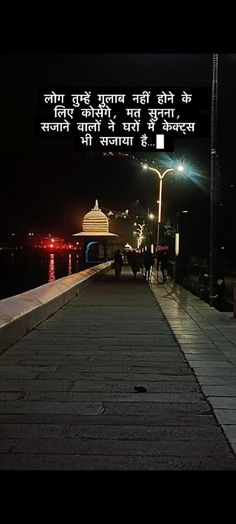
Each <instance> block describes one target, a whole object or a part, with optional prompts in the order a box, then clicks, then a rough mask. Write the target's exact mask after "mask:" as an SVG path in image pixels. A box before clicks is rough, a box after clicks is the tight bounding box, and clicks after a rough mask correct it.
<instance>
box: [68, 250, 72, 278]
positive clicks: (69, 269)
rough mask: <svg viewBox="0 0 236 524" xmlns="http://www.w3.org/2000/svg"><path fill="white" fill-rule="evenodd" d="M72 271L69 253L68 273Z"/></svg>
mask: <svg viewBox="0 0 236 524" xmlns="http://www.w3.org/2000/svg"><path fill="white" fill-rule="evenodd" d="M71 273H72V261H71V253H69V260H68V275H71Z"/></svg>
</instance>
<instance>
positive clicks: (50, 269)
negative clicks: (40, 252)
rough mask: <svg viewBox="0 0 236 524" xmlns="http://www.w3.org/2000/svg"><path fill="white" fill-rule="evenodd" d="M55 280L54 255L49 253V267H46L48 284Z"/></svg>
mask: <svg viewBox="0 0 236 524" xmlns="http://www.w3.org/2000/svg"><path fill="white" fill-rule="evenodd" d="M53 280H55V260H54V253H50V259H49V267H48V282H53Z"/></svg>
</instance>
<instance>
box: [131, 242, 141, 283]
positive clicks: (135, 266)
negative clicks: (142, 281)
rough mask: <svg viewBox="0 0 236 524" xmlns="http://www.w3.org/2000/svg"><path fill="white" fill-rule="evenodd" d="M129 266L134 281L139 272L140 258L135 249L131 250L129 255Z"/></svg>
mask: <svg viewBox="0 0 236 524" xmlns="http://www.w3.org/2000/svg"><path fill="white" fill-rule="evenodd" d="M129 265H130V267H131V269H132V272H133V275H134V278H135V279H136V275H137V273H138V272H139V271H140V256H139V253H137V252H136V251H135V249H133V251H132V253H131V255H130V260H129Z"/></svg>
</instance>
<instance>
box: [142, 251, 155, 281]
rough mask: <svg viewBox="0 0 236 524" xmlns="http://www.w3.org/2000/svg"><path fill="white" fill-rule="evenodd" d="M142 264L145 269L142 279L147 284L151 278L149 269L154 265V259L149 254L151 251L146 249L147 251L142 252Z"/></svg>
mask: <svg viewBox="0 0 236 524" xmlns="http://www.w3.org/2000/svg"><path fill="white" fill-rule="evenodd" d="M143 263H144V267H145V275H144V278H145V280H146V281H147V282H150V277H151V268H152V266H153V264H154V257H153V254H152V253H151V250H150V249H148V250H147V251H145V252H144V254H143Z"/></svg>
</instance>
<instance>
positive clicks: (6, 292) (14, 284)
mask: <svg viewBox="0 0 236 524" xmlns="http://www.w3.org/2000/svg"><path fill="white" fill-rule="evenodd" d="M52 251H53V250H52ZM83 269H84V266H83V259H82V257H81V255H79V254H78V253H73V252H72V253H70V254H69V253H68V252H66V253H61V252H59V253H53V252H51V253H42V252H41V251H33V252H31V253H27V252H25V251H23V250H21V251H20V250H19V251H15V252H14V253H13V252H11V251H7V250H6V251H1V250H0V300H1V299H2V298H7V297H10V296H13V295H17V294H18V293H23V292H24V291H28V290H29V289H33V288H35V287H38V286H42V285H43V284H46V283H47V282H54V281H55V280H56V279H58V278H62V277H66V276H67V275H72V274H73V273H75V272H76V273H78V272H79V271H82V270H83Z"/></svg>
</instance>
